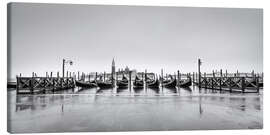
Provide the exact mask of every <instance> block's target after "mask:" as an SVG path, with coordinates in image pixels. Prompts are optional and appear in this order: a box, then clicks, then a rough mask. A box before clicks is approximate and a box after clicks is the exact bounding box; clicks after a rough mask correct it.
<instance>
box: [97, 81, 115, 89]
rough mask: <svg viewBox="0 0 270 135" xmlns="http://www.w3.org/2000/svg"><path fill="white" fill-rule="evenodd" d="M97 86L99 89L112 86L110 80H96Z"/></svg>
mask: <svg viewBox="0 0 270 135" xmlns="http://www.w3.org/2000/svg"><path fill="white" fill-rule="evenodd" d="M97 86H98V87H99V88H101V89H104V88H113V84H112V83H110V82H97Z"/></svg>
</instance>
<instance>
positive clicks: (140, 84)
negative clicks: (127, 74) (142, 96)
mask: <svg viewBox="0 0 270 135" xmlns="http://www.w3.org/2000/svg"><path fill="white" fill-rule="evenodd" d="M133 88H134V89H139V88H143V80H141V79H139V77H138V76H136V77H135V81H134V82H133Z"/></svg>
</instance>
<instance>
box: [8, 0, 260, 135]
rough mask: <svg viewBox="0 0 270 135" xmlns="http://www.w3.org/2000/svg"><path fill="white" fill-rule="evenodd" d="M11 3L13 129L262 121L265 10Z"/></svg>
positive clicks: (206, 126) (244, 125) (250, 125)
mask: <svg viewBox="0 0 270 135" xmlns="http://www.w3.org/2000/svg"><path fill="white" fill-rule="evenodd" d="M7 6H8V45H7V46H8V78H7V91H8V95H7V96H8V118H7V120H8V121H7V123H8V131H9V132H11V133H47V132H114V131H171V130H174V131H181V130H226V129H262V128H263V85H264V84H263V83H264V81H263V9H255V8H249V9H248V8H206V7H205V8H203V7H163V6H128V5H127V6H123V5H121V6H120V5H83V4H49V3H47V4H45V3H9V4H8V5H7Z"/></svg>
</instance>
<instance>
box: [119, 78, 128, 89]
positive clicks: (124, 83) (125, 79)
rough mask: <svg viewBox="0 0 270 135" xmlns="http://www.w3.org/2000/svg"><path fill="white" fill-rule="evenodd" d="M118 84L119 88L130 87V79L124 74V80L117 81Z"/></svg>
mask: <svg viewBox="0 0 270 135" xmlns="http://www.w3.org/2000/svg"><path fill="white" fill-rule="evenodd" d="M116 85H117V86H118V88H120V89H121V88H127V87H128V79H127V78H126V77H125V76H124V75H123V78H122V80H119V81H117V83H116Z"/></svg>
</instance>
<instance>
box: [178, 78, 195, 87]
mask: <svg viewBox="0 0 270 135" xmlns="http://www.w3.org/2000/svg"><path fill="white" fill-rule="evenodd" d="M191 85H192V82H191V79H188V80H186V81H184V82H179V87H189V86H191Z"/></svg>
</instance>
